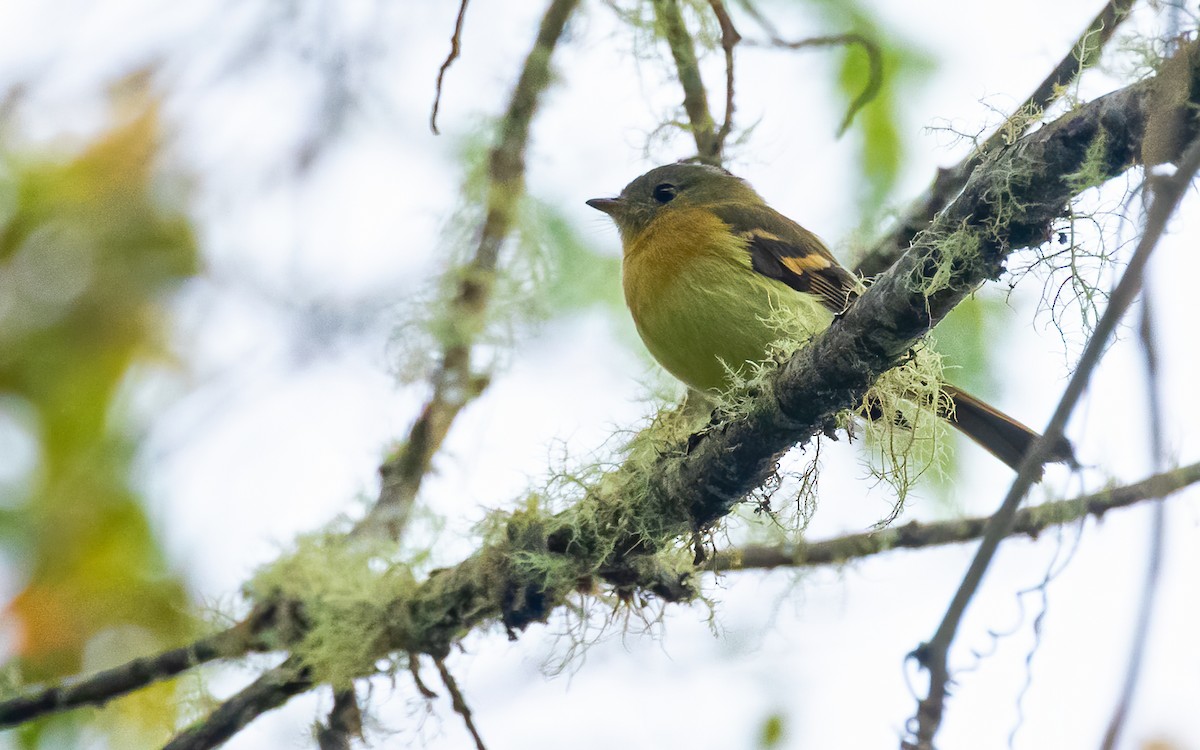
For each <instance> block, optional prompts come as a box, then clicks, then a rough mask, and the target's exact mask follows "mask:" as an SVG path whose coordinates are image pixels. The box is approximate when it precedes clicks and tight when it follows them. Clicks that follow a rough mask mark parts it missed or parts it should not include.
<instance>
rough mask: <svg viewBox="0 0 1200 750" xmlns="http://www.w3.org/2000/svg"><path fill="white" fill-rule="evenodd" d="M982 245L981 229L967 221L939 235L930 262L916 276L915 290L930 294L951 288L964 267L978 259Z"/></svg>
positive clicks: (927, 295)
mask: <svg viewBox="0 0 1200 750" xmlns="http://www.w3.org/2000/svg"><path fill="white" fill-rule="evenodd" d="M982 246H983V239H982V238H981V237H980V235H979V232H978V231H977V230H975V229H972V228H970V227H968V226H966V225H963V226H962V227H960V228H959V229H958V230H957V231H955V232H951V233H950V234H947V235H944V236H942V237H938V238H936V240H935V242H934V250H933V251H932V252H930V254H929V256H928V258H929V262H928V263H926V264H925V266H926V267H925V268H923V269H922V273H921V274H920V275H918V276H916V277H915V279H914V282H913V291H916V292H920V293H921V294H923V295H925V296H926V297H930V296H932V295H934V294H937V293H939V292H942V291H945V290H946V289H949V288H950V287H951V286H952V283H953V279H954V278H955V276H956V275H958V274H959V272H960V271H961V269H962V267H963V266H964V265H966V264H969V263H973V262H976V261H977V260H978V258H979V251H980V248H981V247H982Z"/></svg>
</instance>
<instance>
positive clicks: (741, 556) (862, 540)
mask: <svg viewBox="0 0 1200 750" xmlns="http://www.w3.org/2000/svg"><path fill="white" fill-rule="evenodd" d="M1196 483H1200V462H1198V463H1194V464H1190V465H1188V466H1182V467H1180V468H1178V469H1173V470H1171V471H1164V472H1162V473H1159V474H1155V475H1154V476H1151V477H1147V478H1146V479H1143V480H1142V481H1140V482H1136V483H1134V484H1128V485H1124V486H1122V487H1114V488H1112V489H1107V490H1101V491H1100V492H1094V493H1092V494H1090V495H1084V496H1082V497H1077V498H1074V499H1072V500H1058V501H1055V502H1049V503H1043V504H1042V505H1038V506H1036V507H1032V508H1022V509H1021V510H1019V511H1017V515H1016V517H1015V518H1014V519H1013V527H1012V529H1010V530H1009V536H1028V537H1030V538H1037V537H1038V535H1040V534H1041V533H1042V532H1044V531H1046V530H1047V529H1050V528H1053V527H1055V526H1063V525H1066V524H1069V523H1073V522H1075V521H1078V520H1080V519H1083V518H1087V517H1094V518H1101V517H1103V516H1104V514H1106V513H1108V511H1110V510H1114V509H1117V508H1126V507H1129V506H1131V505H1136V504H1137V503H1141V502H1145V501H1148V500H1158V499H1161V498H1164V497H1167V496H1168V495H1171V494H1173V493H1175V492H1178V491H1179V490H1182V489H1184V488H1186V487H1189V486H1191V485H1194V484H1196ZM988 520H989V517H988V516H975V517H972V518H959V519H954V520H950V521H937V522H934V523H919V522H917V521H913V522H911V523H907V524H904V525H903V526H894V527H889V528H886V529H880V530H879V531H868V532H863V533H861V534H847V535H846V536H841V537H836V538H834V539H826V540H824V541H820V542H796V543H785V544H778V545H750V546H746V547H741V548H739V549H734V550H728V551H724V552H719V553H717V554H716V555H715V556H714V557H713V558H712V559H711V560H710V561H709V562H708V564H707V568H708V570H711V571H718V572H719V571H738V570H754V569H770V568H779V567H803V568H811V567H817V566H820V565H840V564H843V563H847V562H850V561H852V560H859V559H862V558H865V557H871V556H873V555H878V554H882V553H885V552H891V551H893V550H897V549H925V548H928V547H942V546H945V545H948V544H963V543H965V542H970V541H974V540H976V539H979V538H980V537H982V536H983V534H984V530H985V529H986V527H987V523H988Z"/></svg>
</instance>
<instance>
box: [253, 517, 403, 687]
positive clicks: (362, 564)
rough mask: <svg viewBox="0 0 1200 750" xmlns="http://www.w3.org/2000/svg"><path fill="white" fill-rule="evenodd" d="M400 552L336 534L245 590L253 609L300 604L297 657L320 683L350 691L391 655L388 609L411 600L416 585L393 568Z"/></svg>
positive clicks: (312, 541) (309, 543) (300, 548)
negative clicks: (258, 605)
mask: <svg viewBox="0 0 1200 750" xmlns="http://www.w3.org/2000/svg"><path fill="white" fill-rule="evenodd" d="M394 554H395V546H394V545H391V544H388V543H382V542H369V541H367V540H365V539H355V538H347V537H345V536H343V535H337V534H332V533H328V534H326V533H322V534H313V535H309V536H305V537H302V538H301V539H300V540H299V541H298V542H297V544H296V548H295V549H294V550H293V551H292V553H291V554H289V555H285V556H284V557H282V558H280V559H279V560H277V561H275V562H274V563H272V564H270V565H268V566H266V567H264V568H263V569H261V570H259V571H258V573H256V574H255V576H254V577H253V578H252V579H251V580H250V582H249V583H247V584H246V587H245V594H246V596H247V597H248V598H250V599H251V600H252V601H254V602H265V601H277V602H282V601H286V602H289V603H295V607H296V612H297V617H298V618H299V619H300V620H302V622H301V623H300V624H301V625H302V628H301V629H300V632H301V633H302V634H301V635H300V636H299V639H298V642H296V643H294V644H289V645H290V646H291V647H292V649H293V653H294V654H295V655H296V656H297V657H299V658H300V659H301V660H302V661H303V662H304V664H305V665H306V666H308V667H309V668H310V669H312V672H313V679H314V681H316V682H321V683H328V684H330V685H333V686H334V687H346V686H348V685H350V684H351V682H352V681H353V680H354V678H356V677H361V676H364V675H370V674H374V673H376V672H377V671H378V668H377V661H378V659H379V655H380V654H383V653H386V652H387V640H386V635H387V627H388V622H389V612H388V610H387V608H386V605H387V603H388V602H392V601H395V600H397V599H402V598H405V597H408V596H411V595H412V593H413V592H415V590H416V586H417V584H416V581H415V580H414V578H413V575H412V572H411V570H410V569H409V568H408V566H406V565H404V564H400V563H397V562H395V561H394V560H393V559H392V556H393V555H394Z"/></svg>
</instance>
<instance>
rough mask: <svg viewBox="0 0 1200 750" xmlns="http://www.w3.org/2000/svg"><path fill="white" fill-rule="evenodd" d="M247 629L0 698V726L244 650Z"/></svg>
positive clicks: (104, 698) (103, 698)
mask: <svg viewBox="0 0 1200 750" xmlns="http://www.w3.org/2000/svg"><path fill="white" fill-rule="evenodd" d="M248 641H249V634H248V632H247V630H246V629H245V628H243V627H235V628H231V629H229V630H225V631H223V632H220V633H217V634H215V635H211V636H208V637H206V638H202V639H200V640H198V641H196V642H195V643H192V644H190V645H187V646H182V647H180V648H175V649H171V650H170V651H164V652H163V653H161V654H157V655H155V656H147V657H143V658H140V659H134V660H133V661H130V662H127V663H125V664H122V665H121V666H119V667H113V668H112V669H106V670H104V671H103V672H97V673H96V674H93V675H89V676H87V677H83V678H69V679H66V680H64V681H63V682H61V683H60V684H58V685H54V686H51V687H46V688H41V689H37V690H34V691H32V692H29V693H27V694H25V695H20V696H17V697H15V698H10V699H8V700H5V701H2V702H0V727H11V726H16V725H18V724H22V723H24V722H27V721H31V720H33V719H36V718H38V717H40V716H45V715H46V714H51V713H57V712H59V711H68V710H70V709H73V708H79V707H81V706H102V705H104V704H105V703H108V702H109V701H110V700H112V699H113V698H116V697H119V696H121V695H125V694H126V693H130V692H133V691H134V690H140V689H142V688H144V687H146V686H148V685H151V684H153V683H155V682H159V681H161V680H165V679H168V678H171V677H174V676H175V675H178V674H182V673H183V672H186V671H188V670H189V669H192V668H194V667H198V666H200V665H201V664H206V663H208V662H210V661H214V660H216V659H222V658H228V657H231V656H240V655H242V654H244V653H246V651H247V650H248V647H247V643H248Z"/></svg>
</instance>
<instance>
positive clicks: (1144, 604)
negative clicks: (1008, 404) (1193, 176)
mask: <svg viewBox="0 0 1200 750" xmlns="http://www.w3.org/2000/svg"><path fill="white" fill-rule="evenodd" d="M1153 182H1154V180H1153V178H1151V179H1150V180H1148V181H1147V183H1148V184H1147V187H1149V185H1150V184H1152V183H1153ZM1153 308H1154V304H1153V295H1152V294H1150V288H1149V285H1147V288H1146V293H1145V294H1144V295H1143V296H1142V319H1141V325H1139V326H1138V339H1139V340H1140V341H1141V345H1142V362H1143V363H1144V364H1145V366H1146V395H1147V399H1146V400H1147V402H1148V403H1147V411H1148V413H1149V423H1150V424H1149V427H1150V451H1151V454H1152V455H1151V458H1152V460H1153V462H1154V466H1155V467H1156V468H1161V467H1162V466H1163V465H1164V464H1165V463H1166V460H1167V455H1166V454H1167V451H1166V445H1165V441H1164V440H1163V432H1164V431H1165V429H1166V420H1165V419H1164V418H1163V408H1162V406H1163V404H1162V380H1161V378H1160V376H1159V369H1158V362H1159V359H1158V340H1157V336H1156V333H1155V325H1154V310H1153ZM1166 513H1167V509H1166V507H1165V506H1164V505H1163V504H1162V503H1158V504H1156V505H1155V506H1154V508H1153V513H1152V516H1151V520H1150V540H1149V545H1150V557H1149V560H1148V561H1147V563H1146V579H1145V582H1144V583H1143V585H1142V600H1141V601H1140V602H1139V603H1138V607H1137V609H1136V610H1135V611H1136V613H1137V614H1136V618H1135V620H1134V630H1133V639H1132V641H1131V643H1130V648H1129V663H1128V665H1127V666H1126V668H1125V679H1124V681H1123V682H1122V684H1121V696H1120V698H1118V699H1117V705H1116V706H1115V707H1114V708H1113V713H1112V717H1111V718H1110V719H1109V722H1108V729H1107V730H1105V732H1104V740H1103V742H1101V743H1100V748H1101V750H1112V749H1113V748H1114V747H1116V746H1117V741H1118V740H1119V739H1120V738H1121V730H1122V728H1123V727H1124V725H1125V717H1126V716H1128V715H1129V707H1130V706H1131V705H1132V704H1133V696H1134V693H1135V692H1136V691H1137V683H1138V677H1139V676H1140V675H1141V671H1142V659H1143V657H1144V655H1145V652H1146V643H1147V642H1148V641H1149V638H1150V617H1151V614H1152V613H1153V612H1154V601H1155V598H1156V596H1157V594H1158V584H1159V578H1160V575H1161V573H1162V561H1163V556H1164V554H1165V550H1164V537H1165V533H1164V532H1165V530H1166V523H1167V519H1166Z"/></svg>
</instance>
